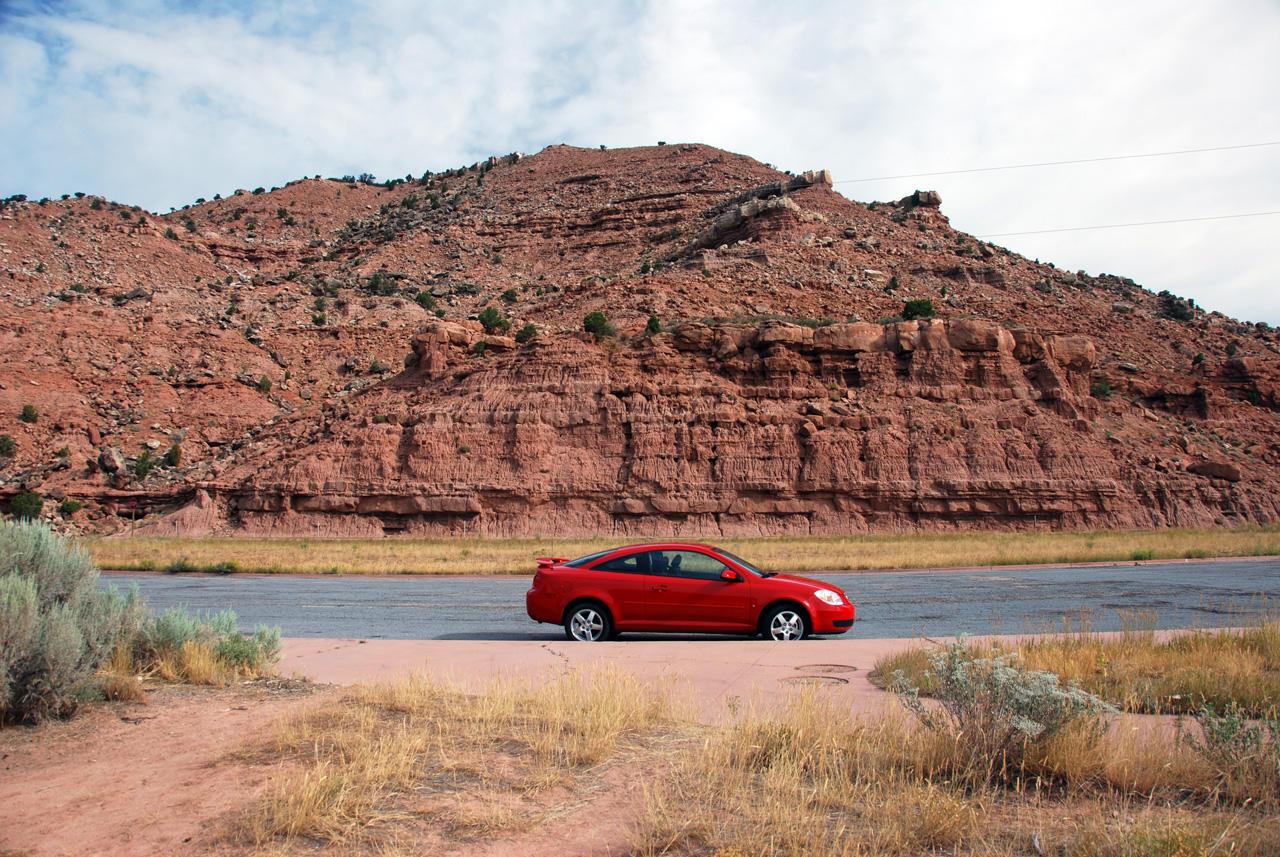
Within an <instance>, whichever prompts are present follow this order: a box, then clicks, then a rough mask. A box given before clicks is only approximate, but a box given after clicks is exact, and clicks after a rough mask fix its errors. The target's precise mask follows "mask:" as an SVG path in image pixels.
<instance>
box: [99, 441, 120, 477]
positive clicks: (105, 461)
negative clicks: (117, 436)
mask: <svg viewBox="0 0 1280 857" xmlns="http://www.w3.org/2000/svg"><path fill="white" fill-rule="evenodd" d="M98 466H99V467H101V468H102V470H103V472H104V473H118V472H120V471H121V470H123V469H124V454H123V453H122V452H121V451H120V450H118V449H116V448H115V447H114V446H104V447H103V448H102V449H101V450H99V452H98Z"/></svg>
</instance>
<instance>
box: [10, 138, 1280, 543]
mask: <svg viewBox="0 0 1280 857" xmlns="http://www.w3.org/2000/svg"><path fill="white" fill-rule="evenodd" d="M940 204H941V200H940V199H938V197H937V195H936V194H933V193H930V192H917V193H915V194H912V195H911V196H908V197H906V198H905V199H903V200H899V201H897V202H892V203H871V204H869V205H864V204H861V203H856V202H851V201H849V200H847V199H845V198H844V197H842V196H840V195H839V194H837V193H834V192H833V191H832V189H831V176H830V175H829V174H828V173H825V172H824V171H815V172H812V173H806V174H804V175H802V176H790V175H787V174H783V173H779V172H777V171H775V170H773V169H772V168H770V167H768V166H766V165H763V164H760V163H758V162H756V161H753V160H751V159H749V158H746V157H742V156H739V155H734V154H731V153H728V152H722V151H719V150H716V149H712V148H709V147H705V146H692V145H690V146H657V147H651V148H642V149H629V150H610V151H604V150H583V149H573V148H569V147H564V146H555V147H551V148H549V149H546V150H544V151H543V152H541V153H539V154H537V155H534V156H520V155H510V156H506V157H502V158H491V159H489V160H488V161H485V162H481V163H479V164H476V165H473V166H472V167H469V168H462V169H458V170H450V171H446V172H445V173H438V174H426V175H423V176H422V177H420V178H416V179H415V178H412V177H408V178H407V179H406V180H403V181H394V182H388V183H383V184H381V185H375V184H371V183H368V182H359V181H355V180H349V179H348V180H335V179H320V178H315V179H304V180H300V181H297V182H292V183H290V184H289V185H288V186H286V187H284V188H279V189H273V190H271V191H265V190H262V189H259V190H258V191H255V192H246V191H237V192H236V193H235V194H233V195H232V196H230V197H228V198H226V199H215V200H213V201H210V202H206V201H200V202H198V204H195V205H193V206H190V207H187V208H184V209H183V210H180V211H176V212H173V213H170V214H167V215H156V214H152V213H149V212H143V211H140V210H138V209H136V208H130V207H127V206H122V205H119V204H117V203H111V202H107V201H105V200H101V199H96V198H93V197H84V198H75V197H69V198H67V199H63V200H47V201H40V202H36V201H26V200H19V199H11V200H7V201H6V202H5V204H4V206H3V210H0V300H2V301H3V305H4V307H5V311H4V313H3V318H0V353H2V354H3V356H4V365H5V371H4V373H3V375H2V376H0V434H5V435H8V436H9V437H10V438H11V439H12V447H13V448H12V452H11V454H10V455H7V456H6V455H0V480H2V483H3V487H0V504H3V505H6V506H7V504H8V503H10V502H11V501H12V500H13V499H14V498H15V497H16V496H17V495H19V494H21V493H25V492H29V491H34V492H36V493H39V494H41V495H42V496H44V497H45V498H46V503H45V506H44V514H45V516H46V517H49V518H50V519H51V520H54V521H55V523H57V524H58V525H59V526H61V527H64V528H66V529H68V530H72V531H98V532H109V531H113V530H115V529H118V528H120V527H122V526H126V525H128V522H129V519H130V518H133V517H137V518H139V519H140V520H139V525H140V527H139V528H140V530H141V531H144V532H153V533H161V534H175V533H176V534H184V533H188V534H193V533H208V532H233V533H242V534H250V535H260V534H273V535H285V534H301V533H307V534H317V533H318V534H322V535H323V534H327V535H340V534H341V535H355V534H359V535H381V534H408V535H432V534H463V533H468V534H472V533H485V534H490V535H533V534H543V535H553V534H554V535H584V534H586V535H589V534H595V533H600V534H608V535H615V534H616V535H627V536H630V535H660V534H672V533H679V534H683V535H697V536H707V537H712V536H715V535H720V534H756V533H784V532H785V533H844V532H859V531H867V530H885V529H913V528H920V529H942V528H1019V527H1030V526H1040V527H1046V526H1050V527H1073V528H1074V527H1150V526H1168V525H1215V524H1216V525H1224V524H1234V523H1239V522H1268V521H1274V520H1276V519H1277V517H1280V500H1278V499H1277V497H1280V492H1277V488H1278V487H1280V458H1278V456H1280V433H1277V427H1278V422H1280V421H1278V417H1277V414H1278V412H1280V400H1278V399H1277V393H1276V386H1277V381H1278V380H1280V345H1278V340H1277V335H1276V333H1275V332H1274V331H1271V330H1268V329H1266V328H1265V327H1264V326H1256V327H1248V326H1245V325H1241V324H1239V323H1237V322H1235V321H1233V320H1231V319H1228V318H1225V317H1223V316H1221V315H1218V314H1216V313H1206V312H1204V311H1203V310H1201V309H1199V308H1196V307H1194V306H1191V305H1190V304H1188V303H1187V302H1183V301H1180V300H1179V299H1177V298H1176V297H1174V296H1172V295H1168V294H1153V293H1152V292H1151V291H1148V290H1147V289H1145V288H1142V287H1140V286H1138V285H1137V284H1135V283H1133V282H1132V281H1131V280H1127V279H1124V278H1122V277H1118V276H1113V275H1107V274H1100V275H1097V276H1091V275H1089V274H1086V273H1085V272H1083V271H1080V272H1075V273H1072V272H1067V271H1060V270H1057V269H1056V268H1055V267H1054V266H1053V265H1051V264H1040V263H1039V262H1033V261H1029V260H1027V259H1024V258H1021V257H1019V256H1017V255H1015V254H1012V253H1009V252H1008V251H1006V250H1004V249H1003V248H1000V247H997V246H994V245H991V244H986V243H983V242H981V241H978V240H975V239H973V238H972V237H971V236H968V235H965V234H963V233H961V232H957V231H955V230H954V229H952V228H951V226H950V224H949V222H948V220H947V218H946V217H945V216H944V215H943V214H942V213H941V210H940ZM923 299H927V300H930V301H932V304H933V308H934V310H935V312H936V315H937V316H938V317H937V318H933V319H923V320H912V321H901V320H899V318H900V316H901V315H902V314H903V312H904V304H905V302H907V301H913V300H923ZM486 308H488V309H490V310H491V311H490V314H489V316H488V317H487V318H488V319H489V320H490V322H491V324H490V329H489V330H487V331H486V329H485V328H484V327H483V326H482V325H481V324H480V323H479V322H478V321H477V320H476V319H477V317H479V316H481V313H482V311H484V310H486ZM493 310H496V311H497V313H498V314H499V315H501V316H502V317H503V318H504V319H505V320H506V321H507V322H510V324H511V327H509V328H506V329H504V327H505V325H504V324H497V325H495V324H493V323H492V322H493V321H494V319H493V318H492V316H493V315H494V313H493ZM589 312H600V313H602V314H603V315H604V316H606V317H607V319H608V321H609V322H610V323H611V325H612V326H613V327H614V328H615V330H616V332H617V335H616V336H599V337H598V336H595V335H592V334H588V333H585V332H584V331H583V318H584V316H585V315H586V314H587V313H589ZM655 316H656V319H657V320H658V321H659V322H660V323H661V328H662V329H661V331H660V332H656V333H653V332H646V327H647V325H648V324H649V322H650V319H651V317H655ZM528 325H532V329H529V328H528V327H527V326H528ZM521 328H525V332H524V333H523V334H522V335H521V336H520V337H515V336H514V335H513V334H514V333H516V332H517V331H519V330H521ZM533 330H536V335H531V334H532V333H533ZM517 338H519V339H520V340H521V341H520V342H517ZM27 405H30V406H31V408H30V409H27V414H26V417H27V420H30V419H31V418H32V417H35V419H34V422H32V421H24V419H23V412H24V406H27ZM32 410H34V413H32ZM2 446H3V438H0V447H2ZM4 451H5V450H4V449H3V448H0V453H3V452H4ZM166 455H167V456H168V458H167V460H166V459H165V456H166ZM139 459H142V464H141V466H140V465H139ZM175 459H176V460H175ZM149 461H154V462H159V464H158V466H154V467H152V468H151V469H150V470H149V471H148V467H147V465H148V462H149ZM140 474H141V475H140ZM66 498H70V499H72V500H75V501H77V502H79V503H81V504H83V508H82V509H80V510H78V511H72V508H73V507H74V505H75V504H74V503H69V504H62V501H63V500H64V499H66ZM60 504H61V505H60Z"/></svg>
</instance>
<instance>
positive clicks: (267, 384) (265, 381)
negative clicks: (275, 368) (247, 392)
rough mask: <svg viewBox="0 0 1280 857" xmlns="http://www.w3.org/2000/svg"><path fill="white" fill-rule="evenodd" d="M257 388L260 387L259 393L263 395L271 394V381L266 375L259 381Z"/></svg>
mask: <svg viewBox="0 0 1280 857" xmlns="http://www.w3.org/2000/svg"><path fill="white" fill-rule="evenodd" d="M257 387H258V392H259V393H263V394H266V393H270V392H271V379H270V378H268V377H267V376H266V375H263V376H262V377H261V378H259V379H258V383H257Z"/></svg>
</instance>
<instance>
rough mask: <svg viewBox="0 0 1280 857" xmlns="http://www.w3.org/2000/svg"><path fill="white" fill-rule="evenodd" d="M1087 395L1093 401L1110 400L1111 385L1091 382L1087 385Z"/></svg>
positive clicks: (1103, 382) (1102, 382)
mask: <svg viewBox="0 0 1280 857" xmlns="http://www.w3.org/2000/svg"><path fill="white" fill-rule="evenodd" d="M1089 395H1090V396H1093V397H1094V398H1095V399H1110V398H1111V385H1110V384H1108V383H1107V382H1106V381H1093V382H1092V383H1090V384H1089Z"/></svg>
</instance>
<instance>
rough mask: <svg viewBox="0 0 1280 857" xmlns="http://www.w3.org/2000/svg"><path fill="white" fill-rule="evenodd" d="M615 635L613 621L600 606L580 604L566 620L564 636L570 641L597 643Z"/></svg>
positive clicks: (570, 612) (571, 611)
mask: <svg viewBox="0 0 1280 857" xmlns="http://www.w3.org/2000/svg"><path fill="white" fill-rule="evenodd" d="M612 634H613V621H612V620H611V619H610V618H609V613H608V611H607V610H605V609H604V607H602V606H601V605H599V604H594V603H590V604H579V605H577V606H576V607H574V608H573V609H572V610H570V611H569V613H568V615H567V616H565V619H564V635H565V636H566V637H568V638H569V639H570V640H580V641H582V642H584V643H597V642H599V641H601V640H607V639H609V637H610V636H611V635H612Z"/></svg>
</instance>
